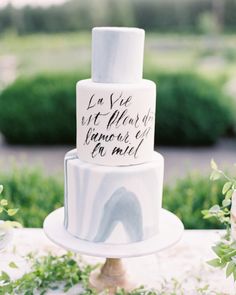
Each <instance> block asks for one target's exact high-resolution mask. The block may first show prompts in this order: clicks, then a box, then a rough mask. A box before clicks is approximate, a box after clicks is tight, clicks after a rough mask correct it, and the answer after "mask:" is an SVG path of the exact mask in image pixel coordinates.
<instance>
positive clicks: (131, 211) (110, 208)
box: [94, 187, 143, 242]
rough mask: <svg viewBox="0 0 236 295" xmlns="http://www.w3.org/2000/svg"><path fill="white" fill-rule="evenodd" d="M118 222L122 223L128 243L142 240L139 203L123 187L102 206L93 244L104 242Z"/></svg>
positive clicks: (141, 220) (135, 197)
mask: <svg viewBox="0 0 236 295" xmlns="http://www.w3.org/2000/svg"><path fill="white" fill-rule="evenodd" d="M119 222H121V223H122V225H123V227H124V229H125V231H126V233H127V235H128V237H129V241H128V242H138V241H141V240H142V239H143V218H142V210H141V206H140V203H139V201H138V198H137V196H136V195H135V194H134V193H132V192H130V191H128V190H126V189H125V188H124V187H121V188H119V189H117V190H116V191H115V192H114V193H113V194H112V195H111V197H110V198H109V200H108V201H107V202H106V204H105V205H104V208H103V215H102V219H101V220H100V224H99V227H98V231H97V234H96V236H95V238H94V242H104V241H106V240H107V239H108V238H109V236H110V235H111V233H112V231H113V230H114V228H115V227H116V225H117V224H118V223H119Z"/></svg>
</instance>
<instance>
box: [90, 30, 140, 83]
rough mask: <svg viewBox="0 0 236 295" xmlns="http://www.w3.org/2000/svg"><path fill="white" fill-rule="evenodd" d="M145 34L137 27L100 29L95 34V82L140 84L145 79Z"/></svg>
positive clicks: (93, 45)
mask: <svg viewBox="0 0 236 295" xmlns="http://www.w3.org/2000/svg"><path fill="white" fill-rule="evenodd" d="M144 35H145V32H144V30H142V29H138V28H118V27H115V28H114V27H99V28H94V29H93V31H92V80H93V81H94V82H99V83H137V82H140V81H141V79H142V76H143V50H144Z"/></svg>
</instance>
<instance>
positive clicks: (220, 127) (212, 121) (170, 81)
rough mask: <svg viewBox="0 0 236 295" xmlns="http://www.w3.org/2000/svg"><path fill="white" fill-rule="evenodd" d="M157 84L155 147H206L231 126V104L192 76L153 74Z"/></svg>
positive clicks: (210, 85)
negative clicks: (164, 145)
mask: <svg viewBox="0 0 236 295" xmlns="http://www.w3.org/2000/svg"><path fill="white" fill-rule="evenodd" d="M151 77H152V79H153V80H154V81H156V82H157V111H156V144H167V145H207V144H212V143H214V142H216V140H217V139H218V138H219V137H220V136H221V135H223V134H224V133H225V132H226V130H227V129H228V128H230V126H232V125H233V124H234V123H233V111H232V109H233V103H232V101H231V100H230V99H229V98H228V97H226V96H225V95H224V94H223V93H222V91H221V89H220V87H217V85H215V84H213V83H211V82H208V81H206V80H204V79H202V78H201V77H199V76H197V75H195V74H188V73H178V74H177V73H176V74H175V73H173V74H161V75H155V74H154V75H152V76H151Z"/></svg>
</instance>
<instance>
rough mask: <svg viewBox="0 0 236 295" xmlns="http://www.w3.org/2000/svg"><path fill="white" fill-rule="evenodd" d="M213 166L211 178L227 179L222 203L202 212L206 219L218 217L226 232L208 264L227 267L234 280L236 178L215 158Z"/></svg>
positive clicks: (235, 273)
mask: <svg viewBox="0 0 236 295" xmlns="http://www.w3.org/2000/svg"><path fill="white" fill-rule="evenodd" d="M211 168H212V173H211V175H210V180H212V181H216V180H218V179H220V178H223V179H225V183H224V185H223V187H222V195H223V198H222V202H221V204H215V205H213V206H212V207H211V208H210V209H207V210H202V214H203V218H205V219H208V218H216V219H217V220H218V221H219V222H220V223H222V224H224V225H225V228H226V234H225V235H224V236H222V237H221V240H220V241H219V242H218V243H217V244H216V245H215V246H213V247H212V250H213V251H214V252H215V254H216V255H217V258H215V259H212V260H210V261H208V264H209V265H211V266H213V267H218V268H222V269H224V268H225V269H226V277H229V276H230V275H233V277H234V281H236V242H235V241H234V240H233V238H232V237H231V205H232V196H233V193H234V191H235V190H236V179H235V178H232V177H230V176H228V175H227V174H226V173H224V172H223V171H222V170H220V169H219V168H218V165H217V164H216V163H215V161H214V160H211Z"/></svg>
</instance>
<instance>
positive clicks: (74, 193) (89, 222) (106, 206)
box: [64, 150, 164, 244]
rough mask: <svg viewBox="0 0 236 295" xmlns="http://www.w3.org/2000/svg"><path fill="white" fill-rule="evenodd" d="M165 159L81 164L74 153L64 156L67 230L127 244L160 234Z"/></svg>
mask: <svg viewBox="0 0 236 295" xmlns="http://www.w3.org/2000/svg"><path fill="white" fill-rule="evenodd" d="M163 173H164V159H163V157H162V156H161V155H160V154H159V153H156V152H153V160H152V161H151V162H148V163H144V164H140V165H133V166H119V167H111V166H99V165H93V164H89V163H85V162H82V161H81V160H79V158H78V156H77V151H76V150H72V151H70V152H69V153H67V154H66V156H65V220H64V225H65V228H66V229H67V231H68V232H69V233H71V234H72V235H74V236H75V237H78V238H80V239H83V240H87V241H90V242H97V243H107V244H126V243H134V242H138V241H142V240H146V239H149V238H151V237H153V236H154V235H156V234H157V233H158V228H159V214H160V209H161V203H162V189H163Z"/></svg>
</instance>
